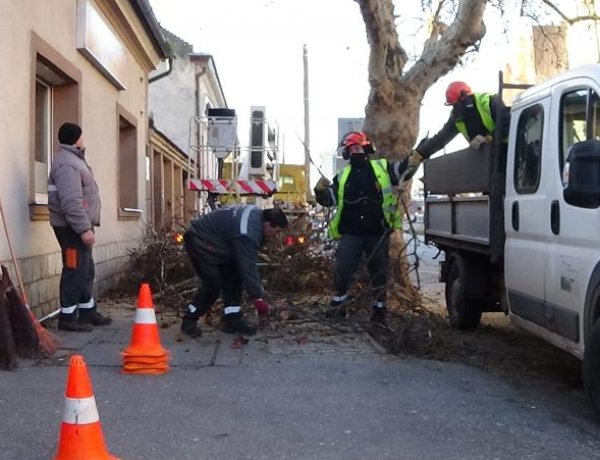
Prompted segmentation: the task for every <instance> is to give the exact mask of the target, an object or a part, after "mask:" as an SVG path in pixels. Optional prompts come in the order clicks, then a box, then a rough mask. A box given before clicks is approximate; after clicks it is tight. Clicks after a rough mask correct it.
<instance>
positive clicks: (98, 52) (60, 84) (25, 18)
mask: <svg viewBox="0 0 600 460" xmlns="http://www.w3.org/2000/svg"><path fill="white" fill-rule="evenodd" d="M0 41H1V42H2V44H3V46H2V49H1V50H0V56H1V57H2V62H3V63H4V66H5V71H4V72H2V75H1V76H0V97H1V100H2V101H3V103H2V105H1V106H0V120H1V122H2V127H3V130H2V131H3V134H2V136H0V199H1V200H2V204H3V211H4V215H5V221H4V224H5V226H6V229H7V233H8V236H9V238H10V242H11V243H12V244H11V245H12V248H13V250H14V254H15V257H16V259H17V266H18V268H19V271H20V273H21V275H22V279H23V281H24V285H25V290H26V293H27V295H28V297H29V303H30V305H32V307H34V310H35V311H36V314H37V315H38V316H45V315H48V314H50V313H52V312H54V311H55V310H56V309H57V307H58V282H59V277H60V272H61V266H62V264H61V253H60V248H59V246H58V244H57V242H56V241H55V237H54V234H53V232H52V229H51V227H50V225H49V222H48V209H47V177H48V172H49V168H50V165H51V163H52V155H53V152H55V151H56V149H57V147H58V142H57V131H58V128H59V127H60V125H61V124H62V123H64V122H65V121H71V122H75V123H78V124H80V125H81V126H82V128H83V136H84V139H85V143H86V147H87V148H86V157H87V160H88V163H89V164H90V166H91V167H92V169H93V170H94V174H95V177H96V181H97V183H98V185H99V188H100V195H101V198H102V215H101V227H100V228H99V229H98V230H97V237H96V241H97V243H96V245H95V247H94V258H95V260H96V289H97V291H98V292H97V294H99V293H101V292H103V291H105V290H106V289H108V288H109V287H111V286H112V285H113V284H114V283H115V282H116V280H117V278H118V275H119V273H120V271H121V269H122V267H123V264H124V263H125V262H126V261H127V249H128V248H129V247H132V246H135V245H136V244H138V242H139V237H140V236H141V235H142V233H143V232H144V231H145V224H146V222H147V219H148V216H147V212H146V211H147V209H146V207H147V200H146V189H147V184H146V182H147V174H146V164H147V161H148V160H147V159H146V152H147V147H148V145H149V132H148V106H147V100H148V79H149V73H150V72H151V71H152V70H153V69H155V68H156V67H157V66H158V65H159V63H160V62H161V61H163V60H164V59H165V58H166V47H165V42H164V37H163V36H162V34H161V31H160V28H159V27H158V23H157V21H156V19H155V17H154V15H153V13H152V10H151V9H150V7H149V5H148V3H147V0H44V1H38V0H20V1H18V2H17V1H2V2H0ZM0 261H2V263H4V264H6V265H8V266H10V267H11V269H12V270H14V268H15V267H14V266H13V264H12V258H11V254H10V251H9V245H8V240H7V239H6V238H0Z"/></svg>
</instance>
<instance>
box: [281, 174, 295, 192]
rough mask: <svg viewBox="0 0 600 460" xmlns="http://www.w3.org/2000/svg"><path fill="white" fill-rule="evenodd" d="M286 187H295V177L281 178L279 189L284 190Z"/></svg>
mask: <svg viewBox="0 0 600 460" xmlns="http://www.w3.org/2000/svg"><path fill="white" fill-rule="evenodd" d="M285 185H289V186H291V187H293V186H294V177H293V176H280V177H279V181H278V188H280V189H281V188H283V187H284V186H285Z"/></svg>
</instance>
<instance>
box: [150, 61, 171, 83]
mask: <svg viewBox="0 0 600 460" xmlns="http://www.w3.org/2000/svg"><path fill="white" fill-rule="evenodd" d="M167 66H168V68H167V70H165V71H164V72H163V73H159V74H158V75H154V76H153V77H152V78H149V79H148V83H154V82H155V81H157V80H160V79H161V78H165V77H166V76H168V75H170V74H171V72H173V56H169V57H168V58H167Z"/></svg>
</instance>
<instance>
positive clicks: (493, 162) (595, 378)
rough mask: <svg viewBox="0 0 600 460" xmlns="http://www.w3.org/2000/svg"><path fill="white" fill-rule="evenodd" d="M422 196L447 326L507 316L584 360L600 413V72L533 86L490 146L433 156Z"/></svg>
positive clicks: (588, 70) (582, 71)
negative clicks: (440, 257) (441, 254)
mask: <svg viewBox="0 0 600 460" xmlns="http://www.w3.org/2000/svg"><path fill="white" fill-rule="evenodd" d="M500 81H501V84H500V94H501V93H502V90H503V88H507V87H514V85H505V84H503V83H502V79H500ZM498 129H501V123H498ZM507 134H508V137H506V135H507ZM506 139H507V144H506V143H503V142H502V140H506ZM425 193H426V199H425V239H426V242H428V243H430V244H431V243H432V244H434V245H436V246H437V247H439V248H440V249H442V250H444V251H445V252H446V258H445V261H444V262H442V263H441V280H442V282H444V283H445V286H446V287H445V294H446V306H447V309H448V314H449V317H450V322H451V323H452V325H453V326H455V327H457V328H461V329H474V328H476V327H477V325H478V324H479V322H480V319H481V314H482V312H489V311H503V312H505V313H507V314H508V315H509V316H510V319H511V321H513V322H514V323H515V324H516V325H518V326H520V327H522V328H524V329H526V330H528V331H530V332H532V333H533V334H536V335H538V336H539V337H542V338H543V339H545V340H547V341H548V342H551V343H552V344H554V345H556V346H558V347H560V348H562V349H564V350H566V351H568V352H570V353H572V354H574V355H576V356H578V357H580V358H582V359H583V377H584V385H585V387H586V389H587V391H588V393H589V394H590V396H591V399H592V401H593V404H594V405H595V407H596V409H598V408H600V321H598V319H599V318H600V232H599V229H600V65H593V66H585V67H581V68H578V69H575V70H570V71H568V72H566V73H564V74H562V75H560V76H557V77H554V78H552V79H551V80H549V81H547V82H545V83H543V84H540V85H536V86H533V87H530V88H528V89H526V90H525V91H524V92H523V93H521V94H520V95H519V96H518V97H517V99H516V100H515V102H514V103H513V105H512V107H511V120H510V130H509V133H502V132H496V134H495V142H494V144H493V145H490V144H487V145H485V146H484V147H482V148H481V149H479V150H472V149H467V150H462V151H460V152H455V153H451V154H448V155H444V156H441V157H438V158H432V159H430V160H429V161H428V162H426V163H425Z"/></svg>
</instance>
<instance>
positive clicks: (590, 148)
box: [564, 140, 600, 208]
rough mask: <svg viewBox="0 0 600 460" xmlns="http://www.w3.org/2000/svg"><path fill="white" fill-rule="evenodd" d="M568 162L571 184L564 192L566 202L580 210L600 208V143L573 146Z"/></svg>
mask: <svg viewBox="0 0 600 460" xmlns="http://www.w3.org/2000/svg"><path fill="white" fill-rule="evenodd" d="M567 162H568V168H569V171H568V174H569V175H568V177H569V182H568V185H567V187H566V188H565V190H564V198H565V201H566V202H567V203H569V204H570V205H573V206H577V207H580V208H597V207H600V141H597V140H589V141H583V142H578V143H576V144H573V145H572V146H571V149H570V152H569V154H568V156H567ZM565 167H567V165H565Z"/></svg>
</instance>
